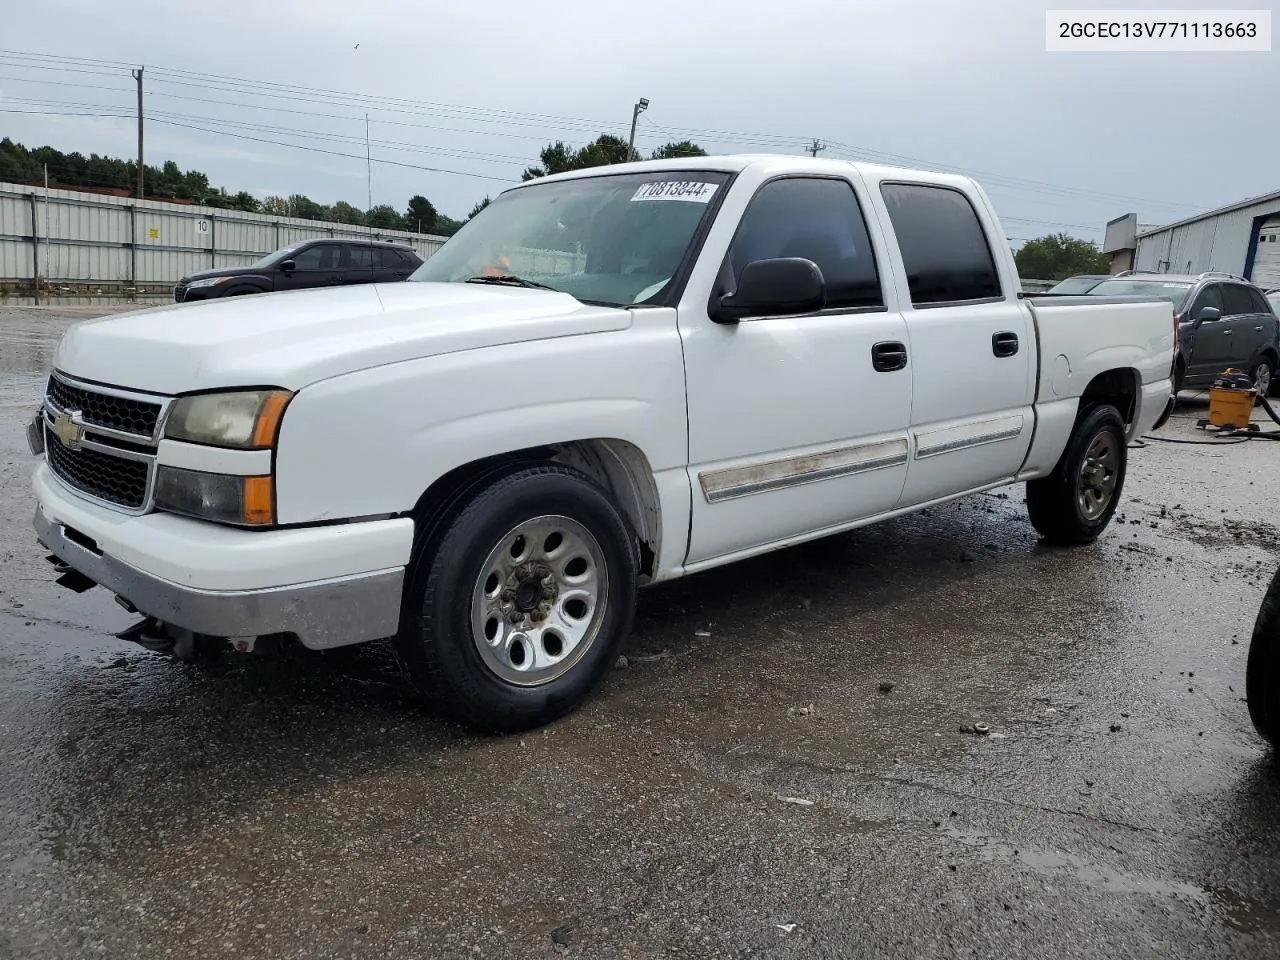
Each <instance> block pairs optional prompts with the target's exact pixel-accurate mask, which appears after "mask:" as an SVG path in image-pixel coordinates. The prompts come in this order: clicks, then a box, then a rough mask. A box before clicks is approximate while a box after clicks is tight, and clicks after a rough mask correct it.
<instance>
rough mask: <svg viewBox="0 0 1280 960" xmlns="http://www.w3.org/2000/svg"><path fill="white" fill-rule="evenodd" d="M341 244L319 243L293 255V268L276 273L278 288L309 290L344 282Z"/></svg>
mask: <svg viewBox="0 0 1280 960" xmlns="http://www.w3.org/2000/svg"><path fill="white" fill-rule="evenodd" d="M340 258H341V245H340V244H337V243H317V244H315V245H314V246H310V247H307V248H306V249H305V250H299V251H298V253H297V254H295V255H294V256H293V258H292V259H293V264H294V266H293V269H292V270H289V271H287V272H286V271H280V272H279V273H277V275H276V289H277V290H309V289H312V288H314V287H327V286H332V285H336V284H339V283H341V282H342V273H341V269H340V268H341V265H340V262H339V261H340Z"/></svg>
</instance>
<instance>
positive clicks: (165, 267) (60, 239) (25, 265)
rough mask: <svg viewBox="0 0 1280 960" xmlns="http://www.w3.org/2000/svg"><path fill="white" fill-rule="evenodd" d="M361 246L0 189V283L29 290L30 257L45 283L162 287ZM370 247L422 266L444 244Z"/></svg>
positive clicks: (236, 217)
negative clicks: (408, 250)
mask: <svg viewBox="0 0 1280 960" xmlns="http://www.w3.org/2000/svg"><path fill="white" fill-rule="evenodd" d="M33 197H34V200H33ZM33 219H34V237H35V242H33V239H32V238H33V223H32V221H33ZM368 236H369V231H368V230H367V229H366V228H364V227H353V226H348V225H346V224H341V223H326V222H322V221H318V220H298V219H294V218H292V217H269V216H265V215H263V214H258V213H241V212H240V211H238V210H212V209H210V208H208V207H197V206H186V205H184V204H176V203H161V202H158V201H154V200H144V201H141V202H135V201H133V200H132V199H130V198H127V197H106V196H98V195H94V194H84V193H77V192H75V191H70V190H49V191H48V192H47V195H46V191H45V190H44V189H42V188H36V187H28V186H22V185H20V184H12V183H0V283H4V282H9V283H14V282H17V283H30V282H31V280H32V279H33V277H34V276H35V264H34V262H33V258H34V256H36V255H37V253H38V256H39V272H40V277H41V278H42V279H44V280H47V281H48V282H50V283H54V284H56V283H101V284H104V285H117V284H118V285H131V284H135V283H136V284H152V285H159V286H167V285H169V284H172V283H174V282H175V281H177V280H178V279H179V278H180V277H181V276H183V275H184V274H187V273H191V272H192V271H195V270H207V269H209V268H210V267H236V266H243V265H246V264H249V263H252V262H253V261H254V260H257V259H258V258H260V257H263V256H266V255H267V254H268V253H271V252H272V251H273V250H278V249H279V248H280V247H283V246H287V245H288V244H290V243H296V242H298V241H299V240H310V239H313V238H315V237H338V238H356V239H365V238H368ZM373 237H374V239H376V240H392V241H396V242H398V243H405V244H408V245H409V246H411V247H413V248H414V249H415V250H416V251H417V252H418V255H419V256H421V257H422V258H423V259H426V258H427V257H429V256H431V254H433V253H435V252H436V251H437V250H439V249H440V246H441V245H442V244H443V243H444V241H445V238H444V237H435V236H426V235H423V234H416V233H404V232H401V231H398V230H374V231H373ZM37 246H38V251H37Z"/></svg>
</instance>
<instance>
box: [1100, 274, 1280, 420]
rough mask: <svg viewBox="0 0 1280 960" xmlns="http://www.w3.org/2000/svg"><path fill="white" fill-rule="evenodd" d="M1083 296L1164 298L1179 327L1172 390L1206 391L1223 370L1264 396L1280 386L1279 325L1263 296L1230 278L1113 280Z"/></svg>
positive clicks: (1174, 276)
mask: <svg viewBox="0 0 1280 960" xmlns="http://www.w3.org/2000/svg"><path fill="white" fill-rule="evenodd" d="M1086 296H1090V297H1114V296H1140V297H1166V298H1168V299H1169V300H1172V301H1173V313H1174V319H1175V320H1176V322H1177V325H1178V350H1177V354H1176V359H1175V363H1174V371H1173V385H1174V389H1175V390H1182V389H1184V388H1187V387H1207V386H1209V385H1210V384H1212V383H1213V380H1214V378H1215V377H1216V376H1217V375H1218V374H1220V373H1222V371H1223V370H1226V369H1227V368H1228V367H1236V368H1238V369H1241V370H1247V371H1248V372H1249V374H1250V375H1251V376H1252V377H1253V381H1254V384H1255V385H1256V386H1257V388H1258V391H1259V392H1260V393H1262V394H1263V395H1264V396H1265V395H1267V394H1268V393H1270V392H1271V390H1272V388H1273V387H1274V386H1276V385H1277V383H1280V381H1277V379H1276V377H1275V372H1276V364H1277V362H1280V319H1278V318H1277V317H1276V312H1275V310H1273V309H1272V307H1271V304H1270V303H1269V302H1268V301H1267V298H1266V297H1264V296H1263V295H1262V291H1261V290H1260V289H1258V288H1257V287H1256V286H1254V285H1253V284H1252V283H1250V282H1249V281H1248V280H1245V279H1244V278H1243V277H1237V276H1235V275H1234V274H1230V273H1216V272H1215V273H1201V274H1198V275H1191V274H1175V273H1140V272H1137V271H1132V270H1131V271H1128V272H1126V273H1120V274H1116V276H1114V277H1112V278H1111V279H1110V280H1104V281H1103V282H1102V283H1100V284H1098V285H1097V286H1096V287H1094V288H1093V289H1091V290H1090V291H1089V292H1088V293H1087V294H1086Z"/></svg>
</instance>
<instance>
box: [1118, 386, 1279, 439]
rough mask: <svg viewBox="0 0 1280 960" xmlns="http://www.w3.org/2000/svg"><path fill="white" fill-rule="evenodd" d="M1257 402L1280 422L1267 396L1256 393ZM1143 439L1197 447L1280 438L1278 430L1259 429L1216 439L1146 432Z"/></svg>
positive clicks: (1234, 432) (1239, 431)
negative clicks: (1180, 437) (1188, 438)
mask: <svg viewBox="0 0 1280 960" xmlns="http://www.w3.org/2000/svg"><path fill="white" fill-rule="evenodd" d="M1258 402H1259V403H1261V404H1262V409H1263V410H1265V411H1266V413H1267V416H1269V417H1270V418H1271V419H1272V420H1274V421H1275V422H1276V423H1277V424H1280V413H1276V410H1275V408H1274V407H1273V406H1271V404H1270V403H1269V402H1268V401H1267V398H1266V397H1264V396H1262V395H1261V394H1259V395H1258ZM1142 439H1143V440H1154V441H1156V442H1157V443H1182V444H1186V445H1188V446H1193V447H1195V446H1199V447H1221V446H1226V445H1227V444H1231V443H1245V442H1247V441H1249V440H1280V430H1272V431H1271V432H1269V433H1263V432H1262V431H1261V430H1233V431H1232V432H1231V433H1229V434H1226V435H1225V436H1221V437H1219V438H1218V439H1217V440H1178V439H1176V438H1174V437H1155V436H1151V435H1150V434H1147V435H1146V436H1144V437H1143V438H1142Z"/></svg>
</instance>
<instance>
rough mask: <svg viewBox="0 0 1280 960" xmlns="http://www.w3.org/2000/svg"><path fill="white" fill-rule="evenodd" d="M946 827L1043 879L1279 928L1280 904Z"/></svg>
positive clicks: (989, 857) (1246, 926) (1240, 926)
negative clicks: (1173, 902) (1178, 904)
mask: <svg viewBox="0 0 1280 960" xmlns="http://www.w3.org/2000/svg"><path fill="white" fill-rule="evenodd" d="M944 831H945V833H946V835H947V836H948V837H949V838H950V839H952V840H954V841H955V842H956V843H959V844H961V845H963V846H966V847H969V848H970V849H972V850H975V851H977V853H978V855H979V856H980V857H981V858H982V859H984V860H986V861H988V862H999V863H1017V864H1019V865H1021V866H1022V867H1024V868H1026V869H1028V870H1030V871H1031V872H1033V873H1036V874H1038V875H1040V876H1041V877H1043V878H1044V879H1045V880H1049V881H1060V880H1064V879H1069V880H1073V881H1075V882H1076V883H1079V884H1082V885H1084V886H1086V887H1089V888H1091V889H1094V890H1099V891H1102V892H1104V893H1118V894H1136V895H1139V896H1147V897H1156V898H1160V899H1167V900H1177V901H1179V902H1181V903H1184V904H1186V905H1188V906H1192V907H1198V908H1201V909H1203V910H1204V911H1206V912H1207V913H1209V914H1212V915H1213V917H1214V919H1216V920H1221V921H1222V922H1224V923H1226V924H1228V925H1229V926H1231V927H1234V928H1235V929H1237V930H1240V931H1242V932H1245V933H1254V932H1266V931H1271V930H1275V929H1276V927H1277V926H1280V906H1276V905H1271V904H1263V903H1259V902H1257V901H1255V900H1251V899H1249V898H1247V897H1243V896H1241V895H1240V894H1238V893H1236V892H1235V891H1234V890H1230V889H1228V888H1225V887H1203V886H1200V885H1199V884H1195V883H1190V882H1187V881H1184V880H1174V879H1169V878H1163V877H1150V876H1142V875H1139V874H1135V873H1129V872H1127V871H1123V870H1116V869H1114V868H1113V867H1108V866H1105V865H1103V864H1100V863H1096V862H1094V861H1092V860H1089V859H1087V858H1085V857H1080V856H1076V855H1074V854H1070V853H1065V852H1063V851H1061V850H1047V849H1043V848H1038V847H1024V846H1018V847H1014V846H1012V845H1011V844H1009V843H1007V842H1005V841H1003V840H1000V839H998V838H995V837H991V836H987V835H984V834H980V833H974V832H970V831H965V830H960V829H957V828H956V827H953V826H950V825H948V826H946V827H944Z"/></svg>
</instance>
